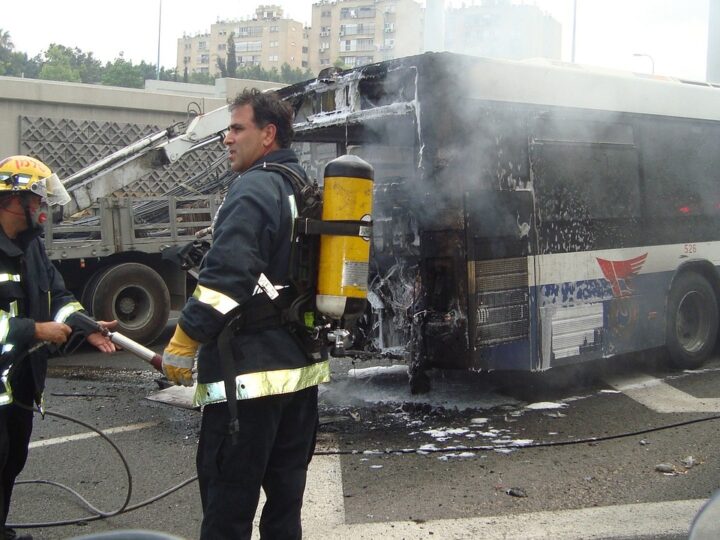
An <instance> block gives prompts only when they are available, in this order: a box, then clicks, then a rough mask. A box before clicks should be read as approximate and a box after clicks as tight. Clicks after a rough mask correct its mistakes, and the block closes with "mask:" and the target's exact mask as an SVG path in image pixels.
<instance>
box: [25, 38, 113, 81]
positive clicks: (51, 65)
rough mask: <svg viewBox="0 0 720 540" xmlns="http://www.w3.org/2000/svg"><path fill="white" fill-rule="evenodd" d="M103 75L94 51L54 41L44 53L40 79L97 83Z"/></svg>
mask: <svg viewBox="0 0 720 540" xmlns="http://www.w3.org/2000/svg"><path fill="white" fill-rule="evenodd" d="M101 77H102V65H101V63H100V61H99V60H96V59H95V58H94V57H93V54H92V53H84V52H83V51H81V50H80V49H78V48H77V47H76V48H74V49H71V48H70V47H65V46H64V45H57V44H55V43H52V44H51V45H50V46H49V47H48V49H47V51H45V53H44V59H43V61H42V66H41V68H40V74H39V78H40V79H45V80H50V81H69V82H83V83H88V84H96V83H98V82H100V79H101Z"/></svg>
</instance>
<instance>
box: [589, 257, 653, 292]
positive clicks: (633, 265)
mask: <svg viewBox="0 0 720 540" xmlns="http://www.w3.org/2000/svg"><path fill="white" fill-rule="evenodd" d="M647 255H648V254H647V253H643V254H642V255H640V256H638V257H635V258H633V259H627V260H625V261H609V260H607V259H601V258H600V257H596V258H597V262H598V264H599V265H600V269H601V270H602V272H603V274H604V275H605V279H607V280H608V281H609V282H610V285H611V287H612V292H613V296H614V297H615V298H622V297H625V296H631V295H632V293H633V289H632V287H631V286H630V284H631V282H632V278H634V277H635V276H637V275H638V273H639V272H640V269H641V268H642V266H643V264H644V263H645V259H647Z"/></svg>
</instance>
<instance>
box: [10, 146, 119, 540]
mask: <svg viewBox="0 0 720 540" xmlns="http://www.w3.org/2000/svg"><path fill="white" fill-rule="evenodd" d="M68 200H69V197H68V195H67V192H66V191H65V188H64V187H63V186H62V183H61V182H60V180H59V179H58V177H57V176H56V175H54V174H52V172H51V171H50V169H49V168H48V167H47V166H46V165H45V164H44V163H42V162H41V161H38V160H36V159H33V158H31V157H28V156H12V157H9V158H6V159H4V160H2V161H0V476H1V480H2V485H1V486H0V518H1V519H2V522H1V523H0V540H10V539H15V538H17V539H20V538H31V537H30V536H27V535H24V536H17V535H16V533H15V531H14V530H13V529H10V528H8V527H5V522H6V519H7V515H8V511H9V508H10V496H11V494H12V490H13V485H14V483H15V478H16V477H17V476H18V474H20V472H21V471H22V469H23V467H24V466H25V461H26V459H27V454H28V443H29V442H30V434H31V432H32V418H33V403H35V404H36V405H37V406H38V408H41V404H42V392H43V389H44V387H45V373H46V370H47V359H48V356H49V355H50V353H49V351H48V346H56V345H62V344H63V343H65V342H66V341H67V339H68V336H69V335H70V333H71V332H72V328H71V326H72V314H73V313H75V312H76V311H79V310H81V309H82V306H81V305H80V304H79V303H78V302H77V301H76V300H75V298H73V296H72V294H71V293H70V292H68V291H67V290H66V289H65V284H64V283H63V280H62V277H61V276H60V274H59V272H58V271H57V270H56V269H55V267H54V266H53V265H52V263H51V262H50V260H49V259H48V257H47V254H46V253H45V248H44V247H43V243H42V240H41V239H40V238H39V235H40V232H41V231H42V223H43V222H44V220H45V213H44V211H43V205H44V204H45V203H47V204H48V205H53V204H65V203H66V202H67V201H68ZM101 324H103V325H104V326H106V327H108V328H112V327H114V326H115V325H116V324H117V323H116V322H115V321H113V322H112V323H105V322H102V323H101ZM87 340H88V342H90V343H91V344H93V345H94V346H96V347H97V348H98V349H100V350H101V351H103V352H113V351H114V350H115V346H114V345H113V344H112V342H110V340H109V339H108V338H106V337H104V336H103V335H102V334H100V333H94V334H90V335H88V336H87Z"/></svg>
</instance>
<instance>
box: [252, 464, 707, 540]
mask: <svg viewBox="0 0 720 540" xmlns="http://www.w3.org/2000/svg"><path fill="white" fill-rule="evenodd" d="M264 500H265V499H264V496H263V497H262V499H261V505H259V508H258V514H257V516H256V519H255V531H254V533H253V538H254V539H257V538H259V532H258V529H257V525H258V521H259V516H260V509H261V508H262V504H264ZM344 500H345V499H344V497H343V489H342V472H341V466H340V457H339V456H315V457H314V458H313V460H312V462H311V463H310V469H309V472H308V482H307V488H306V490H305V497H304V503H303V533H304V536H307V537H308V538H313V539H315V540H336V539H337V538H352V539H353V540H376V539H377V538H382V539H383V540H402V539H408V538H426V537H428V535H431V534H432V535H433V537H434V538H438V539H442V540H450V539H458V540H460V539H466V538H483V539H487V540H495V539H498V540H499V539H503V540H512V539H518V540H532V539H536V538H538V539H540V538H553V539H555V540H575V539H577V538H614V537H634V536H638V537H643V538H648V537H659V536H666V535H686V534H687V532H688V530H689V528H690V523H691V522H692V519H693V517H694V516H695V514H696V513H697V512H698V510H699V509H700V507H701V506H702V505H703V504H704V503H705V499H691V500H684V501H667V502H657V503H639V504H627V505H614V506H604V507H592V508H580V509H577V510H558V511H547V512H531V513H525V514H508V515H501V516H483V517H470V518H453V519H436V520H429V521H425V522H423V523H416V522H414V521H387V522H373V523H352V524H347V523H345V507H344Z"/></svg>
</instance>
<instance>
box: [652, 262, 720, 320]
mask: <svg viewBox="0 0 720 540" xmlns="http://www.w3.org/2000/svg"><path fill="white" fill-rule="evenodd" d="M688 272H695V273H696V274H699V275H701V276H702V277H704V278H705V279H706V280H707V281H708V283H709V284H710V286H711V287H712V289H713V291H714V292H715V301H716V302H717V303H718V306H720V272H718V269H717V268H716V267H715V265H714V264H713V263H711V262H710V261H708V260H707V259H702V260H694V261H685V262H683V263H682V264H681V265H680V266H678V268H677V270H676V271H675V274H673V277H672V279H671V280H670V283H669V284H668V288H667V291H665V311H666V312H667V303H668V299H669V298H670V291H672V289H673V286H674V285H675V283H677V280H678V278H679V277H680V276H681V275H683V274H686V273H688Z"/></svg>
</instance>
